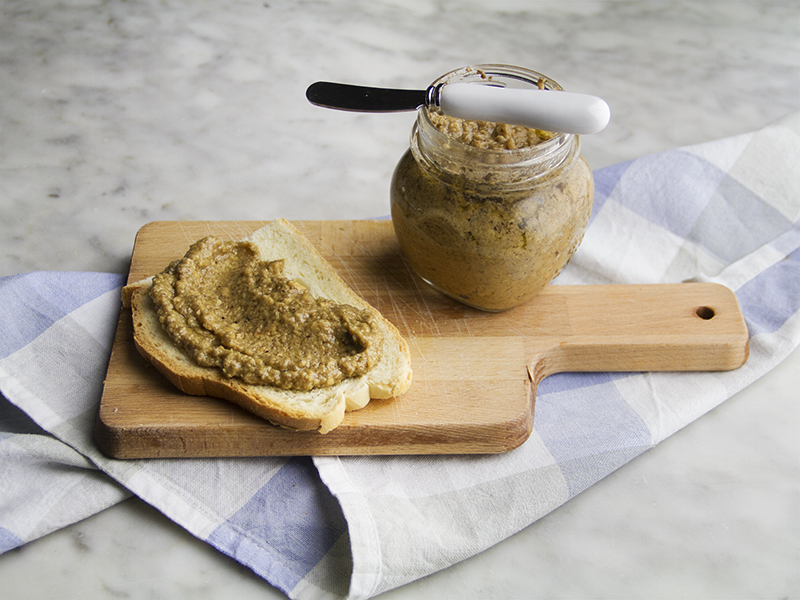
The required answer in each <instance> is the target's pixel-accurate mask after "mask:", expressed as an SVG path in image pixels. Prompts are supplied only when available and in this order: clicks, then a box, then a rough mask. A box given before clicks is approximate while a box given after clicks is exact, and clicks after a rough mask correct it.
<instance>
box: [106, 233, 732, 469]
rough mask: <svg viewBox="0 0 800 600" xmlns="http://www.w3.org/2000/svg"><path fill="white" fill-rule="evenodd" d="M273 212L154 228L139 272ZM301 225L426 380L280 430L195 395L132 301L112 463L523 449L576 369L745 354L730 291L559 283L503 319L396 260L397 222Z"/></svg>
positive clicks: (706, 362) (119, 343)
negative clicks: (321, 421)
mask: <svg viewBox="0 0 800 600" xmlns="http://www.w3.org/2000/svg"><path fill="white" fill-rule="evenodd" d="M264 224H266V223H265V222H255V221H254V222H250V221H248V222H206V221H197V222H154V223H150V224H148V225H146V226H144V227H143V228H142V229H141V230H140V231H139V233H138V234H137V237H136V241H135V244H134V251H133V256H132V260H131V269H130V275H129V279H128V281H129V282H134V281H138V280H140V279H143V278H145V277H148V276H150V275H153V274H155V273H157V272H159V271H161V270H162V269H163V268H164V267H165V266H166V265H167V264H168V263H169V262H170V261H171V260H174V259H177V258H180V257H181V256H183V254H184V253H185V252H186V250H187V249H188V247H189V245H190V244H191V243H192V242H194V241H196V240H197V239H199V238H201V237H203V236H205V235H209V234H213V235H217V236H219V237H221V238H223V239H241V238H243V237H245V236H247V235H249V234H250V233H251V232H253V231H255V230H256V229H258V228H259V227H261V226H262V225H264ZM294 225H296V226H297V227H298V228H299V229H300V230H301V231H302V232H303V233H304V234H305V235H306V236H307V237H308V238H309V239H310V240H311V241H312V242H313V243H314V244H315V245H316V247H317V248H318V249H319V250H320V252H321V253H322V254H323V255H324V256H325V257H326V258H327V259H328V260H329V261H330V262H331V263H332V264H333V266H334V267H335V268H336V269H337V270H338V271H339V273H340V274H341V275H342V277H343V278H344V279H345V280H346V281H347V282H348V284H350V285H351V286H352V287H353V288H354V289H355V290H356V291H357V292H358V293H359V294H361V296H363V297H364V298H365V299H366V300H367V301H368V302H370V303H371V304H373V305H374V306H375V307H376V308H378V309H379V310H380V311H381V312H382V313H383V314H384V315H385V316H386V318H388V319H389V320H390V321H391V322H393V323H394V324H395V325H396V326H397V327H398V329H399V330H400V332H401V334H403V336H404V337H405V338H406V339H407V340H408V342H409V346H410V349H411V359H412V367H413V369H414V383H413V384H412V386H411V389H410V390H409V391H408V393H406V394H405V395H403V396H402V397H400V398H394V399H390V400H372V401H371V402H370V404H369V405H368V406H367V407H366V408H364V409H363V410H360V411H357V412H352V413H348V414H347V415H346V416H345V419H344V422H343V423H342V425H340V426H339V427H338V428H337V429H335V430H334V431H332V432H330V433H328V434H326V435H320V434H319V433H316V432H294V431H288V430H283V429H280V428H278V427H274V426H272V425H270V424H268V423H266V422H264V421H262V420H261V419H259V418H258V417H255V416H253V415H250V414H249V413H247V412H245V411H243V410H242V409H240V408H238V407H237V406H234V405H233V404H230V403H228V402H225V401H223V400H217V399H214V398H206V397H197V396H187V395H185V394H183V393H181V392H180V391H178V390H177V389H176V388H174V387H173V386H172V385H171V384H170V383H168V382H167V381H166V379H164V378H163V377H162V376H161V375H160V374H159V373H158V372H157V371H156V370H155V369H154V368H153V367H151V366H150V365H149V364H148V363H147V362H146V361H145V360H144V359H143V358H142V357H141V356H139V354H138V352H137V351H136V349H135V348H134V346H133V341H132V331H131V317H130V311H129V310H123V311H122V313H121V315H120V319H119V326H118V329H117V335H116V338H115V341H114V346H113V349H112V353H111V358H110V362H109V366H108V374H107V377H106V381H105V387H104V391H103V396H102V399H101V403H100V410H99V413H98V420H97V427H96V430H95V437H96V440H97V443H98V445H99V447H100V448H101V449H102V450H103V451H104V452H105V453H106V454H108V455H110V456H113V457H115V458H153V457H210V456H270V455H363V454H456V453H457V454H462V453H464V454H476V453H497V452H505V451H508V450H511V449H513V448H516V447H517V446H519V445H520V444H522V443H523V442H524V441H525V440H526V439H527V438H528V436H529V435H530V432H531V430H532V427H533V417H534V404H535V390H536V386H537V385H538V383H539V382H540V381H541V380H542V379H543V378H544V377H546V376H548V375H551V374H553V373H558V372H566V371H683V370H692V371H698V370H729V369H735V368H738V367H739V366H741V365H742V364H744V362H745V361H746V360H747V355H748V334H747V327H746V325H745V323H744V319H743V317H742V315H741V311H740V309H739V305H738V302H737V301H736V297H735V296H734V294H733V293H732V292H731V291H730V290H728V289H727V288H725V287H723V286H719V285H715V284H704V283H686V284H664V285H621V286H559V285H551V286H549V287H548V288H546V289H545V290H544V291H543V292H542V293H541V294H540V295H539V296H537V297H536V298H534V299H533V300H532V301H530V302H528V303H527V304H525V305H524V306H521V307H518V308H515V309H513V310H510V311H507V312H504V313H498V314H491V313H485V312H481V311H478V310H475V309H471V308H468V307H466V306H463V305H461V304H459V303H457V302H455V301H452V300H450V299H448V298H446V297H444V296H442V295H441V294H439V293H437V292H435V291H433V290H431V289H430V288H428V287H427V286H426V285H425V284H424V283H423V282H422V281H421V280H419V279H418V278H417V277H416V276H415V275H413V274H412V273H411V271H410V269H409V267H408V266H407V264H406V263H405V261H404V259H403V257H402V255H401V254H400V250H399V247H398V246H397V243H396V241H395V237H394V232H393V230H392V225H391V222H389V221H300V222H295V223H294Z"/></svg>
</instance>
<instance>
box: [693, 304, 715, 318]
mask: <svg viewBox="0 0 800 600" xmlns="http://www.w3.org/2000/svg"><path fill="white" fill-rule="evenodd" d="M694 314H696V315H697V316H698V317H700V318H701V319H703V320H704V321H708V320H710V319H713V318H714V315H715V314H717V313H716V312H714V309H713V308H711V307H710V306H700V307H698V308H697V310H695V311H694Z"/></svg>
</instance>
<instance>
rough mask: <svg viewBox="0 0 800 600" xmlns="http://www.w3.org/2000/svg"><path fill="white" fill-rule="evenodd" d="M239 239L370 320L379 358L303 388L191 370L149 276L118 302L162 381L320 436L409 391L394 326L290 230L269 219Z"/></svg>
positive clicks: (402, 344)
mask: <svg viewBox="0 0 800 600" xmlns="http://www.w3.org/2000/svg"><path fill="white" fill-rule="evenodd" d="M246 239H247V240H248V241H250V242H252V243H253V244H254V245H255V246H256V248H258V251H259V254H260V258H261V260H264V261H271V260H279V259H284V261H285V263H284V273H283V274H284V275H285V276H286V277H288V278H289V279H294V280H296V281H298V282H300V283H301V284H303V285H304V286H305V287H307V288H308V289H309V291H311V293H312V294H314V296H317V297H324V298H328V299H330V300H333V301H334V302H337V303H338V304H349V305H351V306H354V307H356V308H360V309H363V310H367V311H369V312H371V313H372V314H373V315H375V317H376V321H377V324H378V327H379V328H380V330H381V333H382V340H383V341H382V345H381V348H380V353H379V355H380V358H379V359H378V360H377V361H376V363H375V364H373V365H372V366H371V367H370V369H369V371H368V372H367V373H366V374H365V375H363V376H360V377H354V378H349V379H344V380H342V381H340V382H339V383H337V384H335V385H332V386H328V387H324V388H316V389H313V390H310V391H294V390H284V389H280V388H277V387H273V386H269V385H249V384H246V383H244V382H242V381H240V380H237V379H235V378H228V377H226V376H225V375H223V374H222V372H221V371H220V370H219V369H217V368H210V367H201V366H199V365H198V364H197V363H195V362H194V361H193V360H192V359H191V358H189V357H188V356H186V355H185V354H184V353H183V351H182V350H180V349H179V348H178V347H177V346H176V345H175V344H174V343H173V342H172V339H171V338H170V337H169V336H168V334H167V333H166V332H165V331H164V329H163V328H162V326H161V323H160V322H159V320H158V315H157V314H156V310H155V306H154V304H153V302H152V300H151V298H150V294H149V291H150V285H151V283H152V277H151V278H148V279H145V280H142V281H139V282H137V283H134V284H131V285H128V286H126V287H125V288H124V289H123V292H122V301H123V305H125V306H129V307H130V308H131V315H132V318H133V340H134V344H135V345H136V348H137V349H138V350H139V352H140V354H141V355H142V356H144V357H145V358H146V359H147V360H148V361H150V362H151V363H152V364H153V365H154V366H155V367H156V369H158V370H159V371H160V372H161V373H162V374H163V375H164V376H165V377H166V378H167V379H168V380H169V381H170V382H172V383H173V384H174V385H175V386H176V387H177V388H179V389H180V390H181V391H183V392H185V393H187V394H193V395H198V396H214V397H216V398H223V399H225V400H229V401H231V402H234V403H236V404H238V405H239V406H241V407H242V408H244V409H246V410H248V411H250V412H252V413H255V414H256V415H258V416H260V417H262V418H264V419H266V420H268V421H270V422H271V423H273V424H275V425H279V426H282V427H286V428H290V429H297V430H304V431H307V430H318V431H319V432H320V433H327V432H329V431H331V430H332V429H334V428H335V427H337V426H338V425H339V424H340V423H341V422H342V419H343V417H344V413H345V411H349V410H357V409H359V408H363V407H364V406H366V405H367V403H368V402H369V401H370V399H371V398H391V397H394V396H398V395H400V394H402V393H404V392H405V391H406V390H407V389H408V388H409V386H410V385H411V376H412V375H411V359H410V355H409V350H408V344H407V343H406V341H405V340H404V339H403V337H402V336H401V335H400V333H399V332H398V331H397V329H396V328H395V327H394V325H392V324H391V323H390V322H389V321H387V320H386V319H385V318H384V317H383V316H382V315H381V314H380V313H379V312H378V310H377V309H376V308H374V307H373V306H371V305H370V304H369V303H367V302H366V301H364V300H363V299H362V298H361V297H360V296H359V295H358V294H356V293H355V292H354V291H353V290H352V289H351V288H350V287H349V286H348V285H347V284H346V283H345V282H344V280H343V279H342V278H341V277H340V276H339V275H338V273H336V271H335V270H334V269H333V267H332V266H331V265H330V263H329V262H328V261H327V260H325V258H324V257H323V256H322V255H321V254H320V253H319V252H318V251H317V250H316V248H314V246H313V245H312V244H311V243H310V242H309V241H308V240H307V239H306V238H305V237H304V236H303V235H302V234H301V233H300V232H299V231H298V230H297V228H295V227H294V226H293V225H291V224H290V223H289V222H288V221H285V220H283V219H281V220H276V221H273V222H271V223H270V224H269V225H267V226H265V227H263V228H261V229H259V230H258V231H256V232H254V233H253V234H252V235H250V236H249V237H248V238H246Z"/></svg>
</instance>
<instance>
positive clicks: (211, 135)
mask: <svg viewBox="0 0 800 600" xmlns="http://www.w3.org/2000/svg"><path fill="white" fill-rule="evenodd" d="M479 62H505V63H510V64H518V65H523V66H528V67H530V68H534V69H536V70H539V71H541V72H543V73H546V74H548V75H550V76H552V77H554V78H555V79H556V80H558V81H559V82H560V83H561V84H562V85H563V86H564V87H565V88H568V89H570V90H574V91H585V92H589V93H594V94H597V95H600V96H602V97H603V98H605V99H606V100H607V101H608V103H609V105H610V106H611V109H612V115H613V116H612V123H611V125H610V126H609V127H608V128H607V129H606V130H605V131H603V132H602V133H600V134H598V135H594V136H588V137H586V138H585V139H584V140H583V142H584V146H583V147H584V154H585V156H586V157H587V159H588V160H589V162H590V163H591V164H592V166H594V167H595V168H599V167H603V166H607V165H610V164H613V163H616V162H619V161H623V160H627V159H631V158H635V157H638V156H641V155H643V154H647V153H651V152H657V151H660V150H666V149H670V148H674V147H677V146H682V145H687V144H694V143H699V142H704V141H709V140H713V139H717V138H721V137H727V136H731V135H735V134H739V133H744V132H747V131H751V130H754V129H758V128H760V127H762V126H764V125H766V124H767V123H769V122H770V121H772V120H774V119H777V118H779V117H781V116H783V115H785V114H786V113H789V112H791V111H794V110H797V109H798V108H800V5H798V3H797V2H796V1H794V0H792V1H787V2H735V1H723V2H713V1H710V2H671V1H657V2H656V1H648V0H644V1H640V2H621V1H602V0H600V1H594V2H583V1H570V2H536V1H516V2H515V1H490V0H485V1H483V2H477V1H476V2H470V1H467V2H447V1H437V2H434V1H426V0H405V1H401V0H371V1H363V2H358V1H352V0H350V1H345V2H323V1H316V2H305V1H301V2H290V1H286V0H277V1H269V2H226V3H214V2H206V1H197V2H188V1H165V2H147V1H144V2H124V3H122V2H120V3H117V2H92V1H89V0H83V1H82V0H72V1H66V2H60V3H51V2H43V1H39V0H32V1H28V2H3V3H0V82H1V83H0V206H2V210H3V217H4V218H3V219H2V221H0V248H1V249H2V252H0V275H10V274H15V273H20V272H27V271H32V270H74V271H85V270H96V271H113V272H120V273H123V272H125V271H126V270H127V266H128V260H129V256H130V250H131V247H132V244H133V238H134V236H135V234H136V231H137V230H138V229H139V228H140V227H141V226H142V225H144V224H145V223H147V222H150V221H154V220H160V219H169V220H173V219H209V220H225V219H255V220H261V219H271V218H275V217H286V218H288V219H303V218H306V219H328V218H348V219H349V218H369V217H374V216H379V215H385V214H387V213H388V182H389V178H390V176H391V172H392V170H393V169H394V166H395V164H396V162H397V160H398V158H399V157H400V155H401V154H402V153H403V151H404V150H405V148H406V147H407V143H408V134H409V131H410V127H411V123H412V121H413V118H414V116H413V114H411V113H401V114H394V115H362V114H353V113H342V112H333V111H327V110H323V109H319V108H316V107H313V106H310V105H309V104H308V103H307V102H305V98H304V91H305V88H306V86H307V85H308V84H310V83H312V82H313V81H316V80H319V79H330V80H340V81H348V82H352V83H362V84H370V85H386V86H396V87H415V88H418V87H422V86H425V85H427V84H428V83H429V82H430V81H432V80H433V79H434V78H435V77H436V76H438V75H439V74H441V73H444V72H446V71H448V70H450V69H452V68H455V67H459V66H463V65H467V64H475V63H479ZM798 389H800V351H797V350H796V351H795V352H794V353H793V354H792V355H791V356H790V357H789V359H787V360H786V361H785V362H784V363H782V364H781V365H780V366H779V368H777V369H776V370H775V371H773V372H771V373H769V374H768V375H767V376H765V377H764V378H762V379H761V380H759V381H758V382H756V383H755V384H754V385H752V386H751V387H749V388H747V389H746V390H744V391H743V392H741V393H740V394H738V395H737V396H734V397H733V398H731V399H730V400H728V401H727V402H725V403H724V404H723V405H722V406H720V407H719V408H717V409H716V410H714V411H712V413H710V414H708V415H706V416H705V417H703V418H702V419H700V420H699V421H697V422H695V423H693V424H692V425H690V426H689V427H687V428H685V429H684V430H682V431H680V432H678V433H677V434H676V435H674V436H672V437H671V438H669V439H668V440H666V441H665V442H663V443H662V444H661V445H659V446H658V447H656V448H655V449H654V450H652V451H650V452H647V453H646V454H644V455H643V456H641V457H639V458H638V459H636V460H635V461H633V462H632V463H631V464H629V465H627V466H625V467H624V468H622V469H620V470H619V471H617V472H616V473H614V474H612V475H611V476H610V477H608V478H606V479H605V480H603V481H601V482H600V483H598V484H597V485H595V486H593V487H591V488H590V489H589V490H587V491H586V492H584V493H583V494H581V495H580V496H578V497H577V498H575V499H574V500H573V501H571V502H569V503H568V504H566V505H565V506H563V507H561V508H560V509H558V510H556V511H555V512H553V513H552V514H550V515H548V516H547V517H545V518H544V519H542V520H541V521H539V522H537V523H535V524H534V525H532V526H531V527H529V528H527V529H525V530H524V531H522V532H520V533H519V534H517V535H516V536H514V537H512V538H510V539H508V540H506V541H504V542H502V543H501V544H499V545H498V546H496V547H494V548H492V549H490V550H488V551H486V552H484V553H483V554H480V555H478V556H476V557H474V558H472V559H469V560H466V561H465V562H463V563H460V564H458V565H455V566H454V567H452V568H450V569H447V570H445V571H442V572H440V573H437V574H435V575H433V576H431V577H428V578H426V579H424V580H421V581H418V582H415V583H413V584H411V585H408V586H405V587H403V588H400V589H398V590H394V591H392V592H389V593H387V594H385V595H384V597H385V598H386V599H387V600H389V599H391V600H405V599H406V598H408V599H410V598H439V599H446V598H495V599H502V598H645V597H647V598H797V597H800V541H799V540H800V505H799V502H800V500H799V499H800V444H799V443H798V440H797V431H798V430H800V428H799V427H798V425H800V406H799V404H800V403H798V392H797V390H798ZM0 581H2V582H3V583H2V589H3V591H2V595H3V597H4V598H15V599H16V598H49V597H59V598H88V599H92V598H98V599H101V598H119V597H123V598H172V597H186V596H188V595H189V594H191V595H192V596H193V597H194V598H196V599H202V598H222V597H226V598H227V597H238V598H240V599H242V600H245V599H248V598H282V597H284V596H283V595H282V594H281V593H280V592H278V591H277V590H275V589H273V588H272V587H270V586H269V585H268V584H266V583H265V582H264V581H262V580H260V579H259V578H257V577H256V576H254V575H253V574H252V573H250V572H249V571H248V570H247V569H245V568H243V567H241V566H240V565H238V564H237V563H235V562H233V561H231V560H229V559H228V558H226V557H224V556H222V555H221V554H219V553H217V552H216V551H214V550H213V549H211V548H210V547H208V546H206V545H205V544H203V543H202V542H199V541H197V540H195V539H194V538H192V537H191V536H189V535H188V534H187V533H185V532H184V531H183V530H181V529H180V528H179V527H177V526H175V525H173V524H172V523H171V522H169V521H168V520H167V519H166V518H164V517H163V516H162V515H160V514H159V513H157V512H156V511H154V510H153V509H151V508H149V507H148V506H146V505H145V504H144V503H142V502H141V501H139V500H137V499H131V500H128V501H126V502H123V503H122V504H120V505H118V506H115V507H113V508H111V509H109V510H107V511H105V512H103V513H100V514H98V515H96V516H94V517H92V518H90V519H87V520H85V521H83V522H81V523H77V524H75V525H73V526H71V527H68V528H66V529H64V530H62V531H59V532H56V533H54V534H51V535H49V536H47V537H45V538H42V539H40V540H37V541H35V542H32V543H30V544H28V545H26V546H24V547H22V548H20V549H18V550H15V551H12V552H9V553H7V554H5V555H3V556H0Z"/></svg>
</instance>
